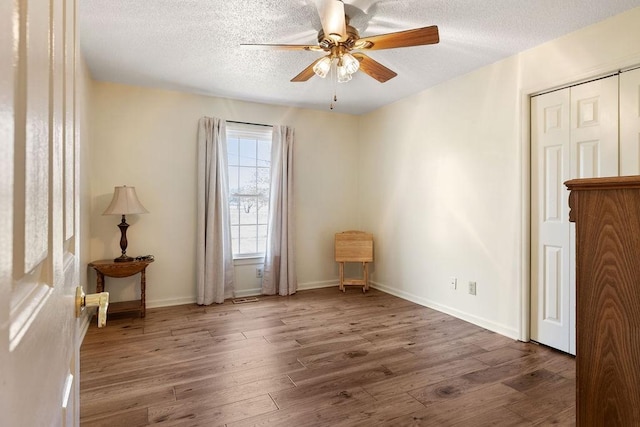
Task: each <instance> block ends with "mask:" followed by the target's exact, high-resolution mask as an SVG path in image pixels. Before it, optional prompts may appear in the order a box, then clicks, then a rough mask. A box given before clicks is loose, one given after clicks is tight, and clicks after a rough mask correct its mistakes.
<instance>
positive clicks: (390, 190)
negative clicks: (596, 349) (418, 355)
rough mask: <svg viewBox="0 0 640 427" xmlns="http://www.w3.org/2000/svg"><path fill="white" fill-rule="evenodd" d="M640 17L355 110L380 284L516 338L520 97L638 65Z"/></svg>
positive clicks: (524, 236)
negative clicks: (453, 282) (471, 290)
mask: <svg viewBox="0 0 640 427" xmlns="http://www.w3.org/2000/svg"><path fill="white" fill-rule="evenodd" d="M638 22H640V8H637V9H634V10H632V11H630V12H627V13H625V14H623V15H619V16H617V17H614V18H611V19H609V20H607V21H603V22H601V23H599V24H596V25H593V26H591V27H588V28H585V29H582V30H580V31H577V32H576V33H572V34H570V35H568V36H565V37H562V38H560V39H557V40H554V41H552V42H550V43H546V44H544V45H542V46H539V47H536V48H534V49H531V50H529V51H526V52H523V53H521V54H519V55H516V56H514V57H511V58H508V59H506V60H503V61H500V62H498V63H495V64H493V65H490V66H487V67H485V68H482V69H480V70H477V71H474V72H472V73H470V74H467V75H465V76H462V77H460V78H457V79H454V80H451V81H448V82H445V83H443V84H441V85H439V86H437V87H434V88H432V89H429V90H427V91H424V92H422V93H420V94H417V95H415V96H413V97H410V98H407V99H405V100H402V101H400V102H397V103H395V104H393V105H390V106H387V107H384V108H381V109H379V110H377V111H375V112H372V113H370V114H368V115H365V116H362V117H361V118H360V120H359V133H360V139H359V141H360V147H359V150H358V151H359V153H360V156H361V163H360V172H359V173H360V174H359V183H360V184H359V186H360V194H361V195H362V196H361V198H360V201H359V209H360V224H361V227H362V228H363V229H367V230H370V231H372V232H373V233H374V235H375V236H376V262H375V268H374V273H373V275H372V276H373V280H374V281H375V282H376V283H377V286H378V287H380V288H381V289H384V290H386V291H388V292H391V293H394V294H397V295H400V296H403V297H405V298H408V299H410V300H413V301H416V302H419V303H421V304H424V305H427V306H431V307H434V308H437V309H439V310H442V311H445V312H448V313H451V314H453V315H456V316H458V317H461V318H463V319H466V320H469V321H471V322H474V323H476V324H479V325H481V326H484V327H486V328H488V329H491V330H494V331H497V332H500V333H503V334H505V335H508V336H512V337H514V338H515V337H520V338H523V337H524V335H523V334H524V333H526V332H523V331H524V330H525V329H526V324H525V318H526V310H524V309H523V308H524V307H523V304H522V301H524V300H526V293H527V292H528V279H529V278H528V253H527V251H528V222H527V221H528V179H529V177H528V174H529V171H528V150H529V145H528V144H529V141H528V133H529V131H528V117H529V111H528V96H529V94H531V93H533V92H536V91H541V90H543V89H548V88H552V87H557V86H561V85H565V84H567V83H571V82H577V81H579V80H583V79H586V78H589V77H597V76H600V75H602V74H604V73H606V72H612V71H616V70H618V69H619V68H623V67H628V66H632V65H635V64H640V43H638V40H640V25H638ZM450 277H457V279H458V289H457V290H452V289H450V286H449V279H450ZM469 281H476V282H477V295H476V296H471V295H469V294H468V293H467V285H468V282H469Z"/></svg>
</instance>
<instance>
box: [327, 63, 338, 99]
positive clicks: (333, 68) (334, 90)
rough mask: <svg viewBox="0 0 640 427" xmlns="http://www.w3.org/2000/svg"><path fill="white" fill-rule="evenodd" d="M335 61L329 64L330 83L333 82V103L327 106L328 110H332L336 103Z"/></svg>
mask: <svg viewBox="0 0 640 427" xmlns="http://www.w3.org/2000/svg"><path fill="white" fill-rule="evenodd" d="M337 67H338V65H337V61H332V62H331V81H332V82H333V101H332V102H331V104H329V109H331V110H333V107H334V103H336V102H338V69H337Z"/></svg>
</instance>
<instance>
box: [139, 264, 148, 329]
mask: <svg viewBox="0 0 640 427" xmlns="http://www.w3.org/2000/svg"><path fill="white" fill-rule="evenodd" d="M146 270H147V268H146V267H145V268H143V269H142V271H141V272H140V317H144V316H145V314H146V313H145V312H146V309H147V307H146V306H147V303H146V295H145V292H146V287H147V274H146Z"/></svg>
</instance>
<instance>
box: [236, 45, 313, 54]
mask: <svg viewBox="0 0 640 427" xmlns="http://www.w3.org/2000/svg"><path fill="white" fill-rule="evenodd" d="M240 47H242V48H243V49H251V50H312V51H318V52H322V51H323V50H324V49H322V48H321V47H320V46H311V45H304V44H251V43H242V44H241V45H240Z"/></svg>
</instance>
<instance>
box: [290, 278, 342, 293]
mask: <svg viewBox="0 0 640 427" xmlns="http://www.w3.org/2000/svg"><path fill="white" fill-rule="evenodd" d="M333 286H338V281H337V280H323V281H321V282H306V283H298V290H299V291H306V290H309V289H321V288H331V287H333Z"/></svg>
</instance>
